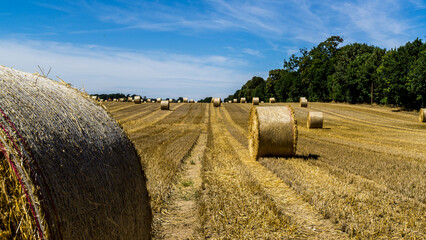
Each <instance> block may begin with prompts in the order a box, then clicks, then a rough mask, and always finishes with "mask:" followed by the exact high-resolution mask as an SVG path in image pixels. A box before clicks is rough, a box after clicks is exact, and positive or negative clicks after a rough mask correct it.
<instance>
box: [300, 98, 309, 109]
mask: <svg viewBox="0 0 426 240" xmlns="http://www.w3.org/2000/svg"><path fill="white" fill-rule="evenodd" d="M300 107H308V99H306V98H305V97H301V98H300Z"/></svg>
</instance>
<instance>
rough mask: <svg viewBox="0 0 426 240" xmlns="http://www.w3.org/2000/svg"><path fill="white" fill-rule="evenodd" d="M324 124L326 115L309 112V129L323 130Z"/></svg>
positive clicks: (307, 122)
mask: <svg viewBox="0 0 426 240" xmlns="http://www.w3.org/2000/svg"><path fill="white" fill-rule="evenodd" d="M323 122H324V115H323V113H322V112H308V119H307V121H306V124H307V127H308V128H322V126H323Z"/></svg>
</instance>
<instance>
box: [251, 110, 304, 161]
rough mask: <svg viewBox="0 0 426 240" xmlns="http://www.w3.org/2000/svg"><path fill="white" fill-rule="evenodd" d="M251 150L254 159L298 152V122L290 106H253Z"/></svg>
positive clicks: (286, 155) (292, 154)
mask: <svg viewBox="0 0 426 240" xmlns="http://www.w3.org/2000/svg"><path fill="white" fill-rule="evenodd" d="M248 138H249V151H250V155H251V157H252V158H253V159H256V160H257V159H258V158H260V157H267V156H275V157H290V156H294V155H295V154H296V146H297V124H296V120H295V118H294V112H293V109H292V108H291V107H289V106H265V107H263V106H261V107H256V106H253V107H252V108H251V110H250V119H249V137H248Z"/></svg>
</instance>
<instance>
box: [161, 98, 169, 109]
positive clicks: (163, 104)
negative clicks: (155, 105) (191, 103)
mask: <svg viewBox="0 0 426 240" xmlns="http://www.w3.org/2000/svg"><path fill="white" fill-rule="evenodd" d="M160 108H161V110H169V109H170V102H169V100H163V101H161V107H160Z"/></svg>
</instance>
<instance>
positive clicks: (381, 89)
mask: <svg viewBox="0 0 426 240" xmlns="http://www.w3.org/2000/svg"><path fill="white" fill-rule="evenodd" d="M341 43H343V39H342V38H341V37H340V36H331V37H329V38H328V39H327V40H325V41H323V42H321V43H320V44H318V45H317V46H314V47H312V49H306V48H304V49H300V52H299V54H298V55H295V54H293V55H292V56H290V57H289V58H288V59H285V60H284V65H283V69H274V70H270V71H269V76H268V78H267V79H266V80H264V79H263V78H262V77H257V76H254V77H253V78H252V79H251V80H248V81H247V82H246V83H245V84H244V85H243V86H242V87H241V89H239V90H237V91H236V92H235V93H234V94H233V95H229V96H228V97H227V98H226V99H224V100H225V101H228V100H232V99H234V98H237V99H239V98H241V97H245V98H246V99H248V100H249V101H250V100H251V98H253V97H259V98H260V99H261V100H264V101H267V100H268V99H269V98H270V97H275V99H276V100H277V101H280V102H294V101H298V100H299V98H300V97H302V96H303V97H307V98H308V99H309V101H321V102H330V101H335V102H348V103H372V102H374V103H377V104H387V105H393V106H400V107H403V108H406V109H418V108H421V107H426V43H423V42H422V40H421V39H418V38H417V39H416V40H414V41H413V42H407V43H406V44H405V45H403V46H400V47H398V48H394V49H390V50H386V49H382V48H379V47H376V46H371V45H367V44H361V43H352V44H348V45H345V46H342V47H339V44H341Z"/></svg>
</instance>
